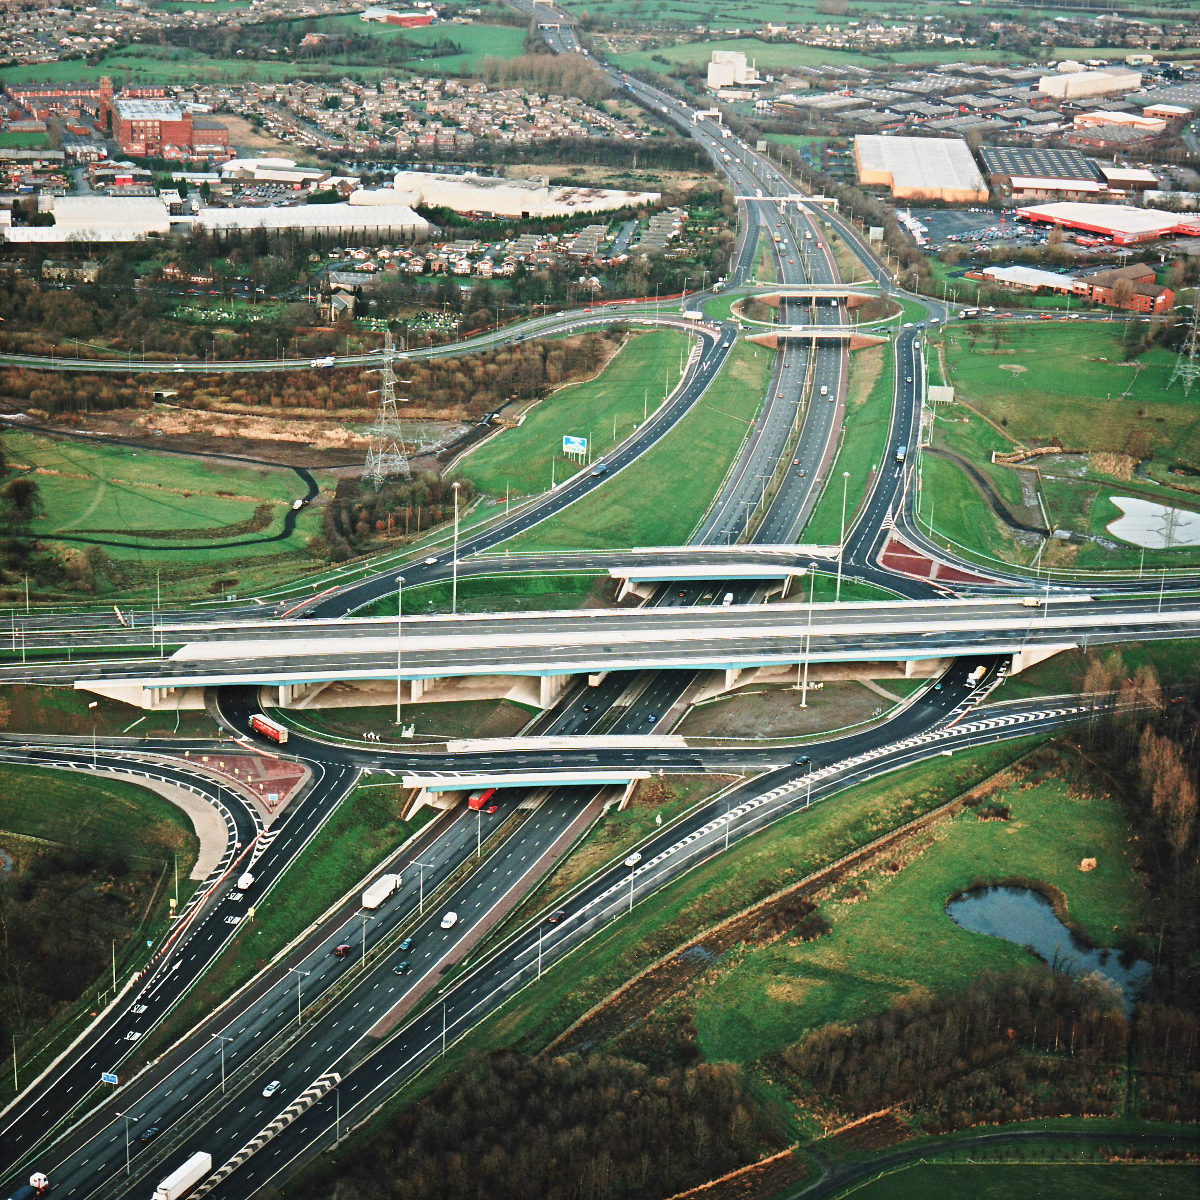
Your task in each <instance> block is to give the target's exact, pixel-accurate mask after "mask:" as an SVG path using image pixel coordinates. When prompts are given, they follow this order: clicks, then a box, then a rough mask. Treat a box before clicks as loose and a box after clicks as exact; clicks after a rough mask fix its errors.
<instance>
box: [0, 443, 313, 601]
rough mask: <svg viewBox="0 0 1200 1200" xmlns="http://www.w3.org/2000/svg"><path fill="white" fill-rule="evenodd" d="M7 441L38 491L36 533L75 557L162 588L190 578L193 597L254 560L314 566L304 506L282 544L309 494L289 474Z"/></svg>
mask: <svg viewBox="0 0 1200 1200" xmlns="http://www.w3.org/2000/svg"><path fill="white" fill-rule="evenodd" d="M5 440H6V445H7V447H8V452H9V455H10V458H11V460H12V462H13V463H14V464H15V465H16V466H18V467H19V468H24V469H26V470H28V471H31V472H32V473H33V478H34V479H35V480H36V481H37V484H38V490H39V494H40V497H41V502H42V507H43V509H44V513H43V515H42V516H40V517H38V518H36V519H35V520H34V522H33V524H32V529H33V531H34V532H35V533H37V534H38V535H39V536H41V537H43V538H46V539H48V540H49V541H55V540H60V539H61V543H62V544H63V545H64V546H67V547H70V548H71V549H72V550H73V551H75V552H77V553H82V554H86V553H89V552H91V553H92V554H99V555H102V556H103V557H104V558H106V559H109V560H113V561H114V562H116V563H118V564H125V565H126V566H128V567H135V566H137V567H141V568H142V569H143V570H144V569H149V568H151V567H153V568H154V569H161V572H162V578H163V581H164V584H167V585H169V584H170V581H171V580H172V579H174V578H177V577H180V576H185V575H186V576H187V577H188V581H189V594H190V595H192V596H193V597H194V596H195V595H196V594H197V591H198V587H197V575H198V574H199V575H201V576H202V575H203V574H204V573H205V572H206V571H212V572H220V573H222V574H224V575H225V576H226V578H229V575H228V573H229V572H238V571H240V570H242V569H244V568H246V567H253V566H254V565H255V563H256V561H257V560H275V559H280V558H287V557H289V556H302V557H303V561H304V562H308V561H310V560H309V558H308V555H307V554H306V553H305V546H306V543H307V541H308V539H309V538H310V537H311V536H313V535H314V534H317V533H319V532H320V528H321V523H320V516H319V514H318V513H317V512H316V511H315V510H314V509H312V508H306V509H303V510H301V512H300V513H299V514H298V520H297V521H296V526H295V529H294V530H293V531H292V533H291V534H290V535H288V536H287V537H283V536H281V535H282V533H283V528H284V521H285V518H286V515H287V513H288V512H289V511H290V510H291V505H292V502H293V501H294V500H296V499H299V498H300V497H302V496H303V495H304V494H305V492H306V490H307V486H306V485H305V484H304V483H303V482H302V481H301V479H300V478H299V477H298V476H297V475H296V474H295V473H294V472H292V471H290V470H287V469H286V468H275V467H257V466H253V465H246V466H244V467H241V466H235V465H226V464H222V463H219V462H216V461H214V460H207V459H200V458H193V457H189V456H186V455H177V454H166V453H156V452H154V451H148V450H144V449H142V450H134V449H133V448H131V447H129V446H121V445H105V444H104V443H103V442H100V441H95V440H92V441H77V440H75V439H70V438H52V437H43V436H41V435H39V434H34V433H23V432H16V431H14V432H12V433H10V434H9V435H8V436H7V437H6V439H5ZM294 565H295V564H293V566H294ZM151 582H153V579H151ZM231 586H232V585H231Z"/></svg>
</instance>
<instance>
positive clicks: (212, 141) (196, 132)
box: [112, 96, 229, 158]
mask: <svg viewBox="0 0 1200 1200" xmlns="http://www.w3.org/2000/svg"><path fill="white" fill-rule="evenodd" d="M112 131H113V136H114V137H115V138H116V139H117V143H118V145H119V146H120V147H121V153H122V154H129V155H132V156H134V157H135V158H204V157H210V156H211V157H215V158H227V157H228V156H229V130H228V129H226V128H225V127H224V126H223V125H221V124H219V123H218V122H216V121H210V120H206V119H204V118H203V117H199V118H198V117H197V116H196V115H195V114H194V113H192V112H190V111H185V110H184V109H182V108H181V107H180V106H179V105H178V104H176V103H175V102H174V101H173V100H133V99H127V98H126V97H125V96H120V97H118V98H117V99H115V100H113V101H112Z"/></svg>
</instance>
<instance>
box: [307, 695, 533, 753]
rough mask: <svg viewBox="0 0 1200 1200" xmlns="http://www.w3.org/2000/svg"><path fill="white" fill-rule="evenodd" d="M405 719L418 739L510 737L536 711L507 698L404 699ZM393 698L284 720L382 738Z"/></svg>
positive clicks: (389, 736) (391, 728)
mask: <svg viewBox="0 0 1200 1200" xmlns="http://www.w3.org/2000/svg"><path fill="white" fill-rule="evenodd" d="M402 711H403V715H404V724H405V725H412V726H413V729H414V736H415V737H418V738H437V739H443V738H445V739H450V738H473V737H512V736H513V735H514V734H516V733H517V732H519V731H520V730H521V729H522V728H524V726H525V725H527V724H528V723H529V719H530V717H532V716H533V715H534V714H535V713H536V712H537V711H538V710H537V709H533V708H526V707H525V706H523V705H521V704H517V703H515V702H514V701H511V700H447V701H445V702H444V703H439V704H419V703H418V704H406V705H404V708H403V710H402ZM395 718H396V709H395V699H394V697H390V696H389V697H381V703H379V704H376V705H371V706H362V707H357V708H321V709H311V710H309V711H306V712H305V713H303V714H296V713H291V714H287V720H288V724H289V725H292V726H294V727H297V728H302V729H308V730H315V731H316V732H318V733H328V734H332V735H333V736H334V737H348V738H356V737H362V735H363V734H364V733H378V734H379V735H380V736H381V737H382V739H383V741H384V742H385V743H386V742H389V741H392V740H393V739H394V738H395V737H396V725H395Z"/></svg>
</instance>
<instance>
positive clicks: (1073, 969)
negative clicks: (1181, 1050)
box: [946, 886, 1150, 1011]
mask: <svg viewBox="0 0 1200 1200" xmlns="http://www.w3.org/2000/svg"><path fill="white" fill-rule="evenodd" d="M946 912H947V914H948V915H949V917H950V919H951V920H952V921H953V922H954V923H955V924H956V925H961V926H962V928H963V929H969V930H971V932H972V933H986V934H989V935H990V936H991V937H998V938H1003V939H1004V940H1005V941H1007V942H1015V943H1016V944H1017V945H1018V946H1024V947H1025V948H1026V949H1027V950H1031V951H1033V953H1034V954H1036V955H1037V956H1038V957H1039V958H1040V959H1042V960H1044V961H1045V962H1046V963H1048V964H1049V965H1050V966H1051V967H1052V968H1053V969H1054V970H1056V971H1061V972H1063V973H1064V974H1067V975H1071V976H1074V977H1076V978H1077V977H1079V976H1081V975H1088V974H1091V973H1093V972H1095V973H1096V974H1099V975H1103V976H1104V977H1105V978H1106V979H1109V980H1111V981H1112V983H1113V984H1114V985H1115V986H1116V988H1117V990H1118V991H1119V992H1120V994H1121V1002H1122V1003H1123V1004H1124V1006H1125V1009H1126V1011H1129V1010H1130V1009H1132V1007H1133V1005H1134V1004H1135V1003H1136V1001H1137V998H1138V996H1139V995H1140V994H1141V991H1142V988H1143V987H1144V986H1145V984H1146V981H1147V980H1148V979H1149V978H1150V964H1149V963H1148V962H1146V961H1145V959H1141V958H1136V957H1135V956H1134V955H1132V954H1128V953H1125V952H1123V951H1120V950H1103V949H1096V948H1095V947H1093V946H1089V945H1088V944H1087V943H1086V942H1084V941H1082V940H1081V939H1080V938H1078V937H1076V935H1075V934H1074V933H1072V932H1071V930H1070V929H1068V928H1067V927H1066V926H1065V925H1064V924H1063V923H1062V922H1061V921H1060V920H1059V919H1058V917H1057V916H1056V915H1055V912H1054V907H1053V905H1052V904H1051V903H1050V901H1049V900H1047V899H1046V897H1045V896H1043V895H1042V894H1041V893H1040V892H1035V891H1034V890H1033V889H1032V888H1027V887H1007V886H1006V887H985V888H972V889H971V891H969V892H964V893H963V894H962V895H961V896H958V897H956V898H955V899H954V900H951V901H950V903H949V904H947V905H946Z"/></svg>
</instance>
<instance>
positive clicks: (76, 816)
mask: <svg viewBox="0 0 1200 1200" xmlns="http://www.w3.org/2000/svg"><path fill="white" fill-rule="evenodd" d="M4 832H8V833H18V834H23V835H24V836H26V837H35V838H44V839H46V840H47V841H50V842H58V843H61V844H62V845H65V846H72V847H74V848H76V849H80V850H87V851H95V852H97V853H100V854H105V855H112V856H114V857H125V858H129V859H131V860H137V861H138V862H141V863H147V862H150V863H153V864H155V865H156V866H157V867H160V868H161V866H162V864H163V863H165V862H170V861H171V856H172V855H173V854H178V855H179V874H180V878H181V879H184V878H186V877H187V874H188V872H189V871H190V870H191V869H192V864H193V863H194V862H195V860H196V854H197V852H198V850H199V843H198V842H197V840H196V835H195V833H194V832H193V830H192V823H191V821H190V820H189V819H188V818H187V817H186V816H185V815H184V814H183V813H182V812H181V811H180V810H179V809H178V808H176V807H175V806H174V805H173V804H170V803H168V802H167V801H166V800H164V799H163V798H162V797H161V796H159V795H158V794H157V793H155V792H151V791H148V790H147V789H146V788H141V787H137V786H135V785H134V784H132V783H124V782H122V781H121V780H116V779H104V778H102V777H99V776H90V775H83V774H76V773H75V772H72V771H54V770H47V769H43V768H41V767H22V766H16V765H14V764H10V763H4V764H0V834H2V833H4Z"/></svg>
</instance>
